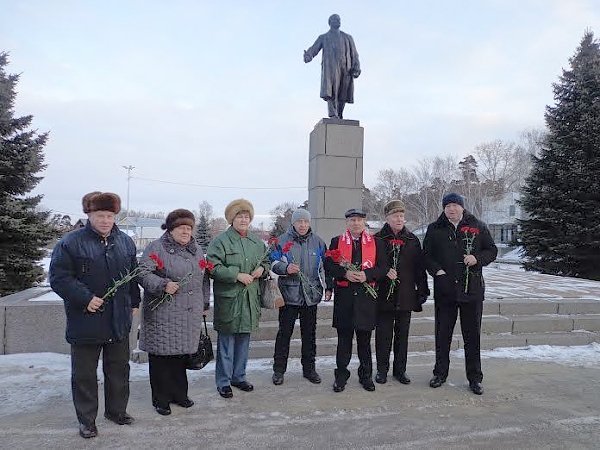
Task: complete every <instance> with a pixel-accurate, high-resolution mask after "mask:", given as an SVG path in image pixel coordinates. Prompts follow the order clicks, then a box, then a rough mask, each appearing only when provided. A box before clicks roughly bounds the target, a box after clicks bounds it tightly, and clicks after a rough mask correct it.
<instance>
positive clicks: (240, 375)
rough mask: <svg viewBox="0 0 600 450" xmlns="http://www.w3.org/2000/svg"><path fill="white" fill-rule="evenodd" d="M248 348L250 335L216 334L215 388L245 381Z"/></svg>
mask: <svg viewBox="0 0 600 450" xmlns="http://www.w3.org/2000/svg"><path fill="white" fill-rule="evenodd" d="M249 347H250V333H235V334H224V333H219V334H218V336H217V360H216V365H215V382H216V383H217V387H219V388H222V387H225V386H229V385H230V384H231V383H232V382H233V383H241V382H242V381H246V364H247V363H248V348H249Z"/></svg>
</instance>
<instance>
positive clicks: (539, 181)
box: [520, 31, 600, 280]
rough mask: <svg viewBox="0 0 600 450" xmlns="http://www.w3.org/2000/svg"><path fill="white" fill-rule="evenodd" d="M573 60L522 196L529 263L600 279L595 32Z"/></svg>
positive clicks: (598, 48) (599, 76) (599, 87)
mask: <svg viewBox="0 0 600 450" xmlns="http://www.w3.org/2000/svg"><path fill="white" fill-rule="evenodd" d="M569 62H570V67H569V68H568V69H567V70H563V73H562V76H561V77H560V78H559V82H557V83H555V84H554V85H553V91H554V99H555V105H554V106H548V107H547V108H546V114H545V119H546V127H547V130H548V136H547V139H546V141H545V143H544V145H543V147H542V150H541V153H540V155H539V156H538V157H535V156H534V158H533V169H532V172H531V174H530V175H529V177H528V178H527V183H526V185H525V187H524V192H523V197H522V200H521V204H522V206H523V208H524V210H525V211H526V212H527V214H528V218H527V219H526V220H522V221H521V222H520V225H521V228H522V231H521V240H522V244H523V247H524V250H525V256H526V257H527V262H526V263H525V264H524V266H525V268H526V269H528V270H538V271H541V272H543V273H549V274H555V275H564V276H574V277H581V278H589V279H594V280H600V45H599V43H598V41H597V40H594V35H593V33H592V32H591V31H587V32H586V33H585V35H584V37H583V39H582V41H581V44H580V46H579V48H578V49H577V51H576V53H575V55H574V56H573V57H572V58H571V59H570V61H569Z"/></svg>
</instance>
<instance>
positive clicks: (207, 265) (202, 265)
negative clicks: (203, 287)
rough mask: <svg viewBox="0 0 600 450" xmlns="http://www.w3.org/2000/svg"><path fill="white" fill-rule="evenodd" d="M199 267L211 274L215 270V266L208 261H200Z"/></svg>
mask: <svg viewBox="0 0 600 450" xmlns="http://www.w3.org/2000/svg"><path fill="white" fill-rule="evenodd" d="M198 266H200V268H201V269H202V270H208V271H209V272H210V271H212V270H213V269H214V268H215V265H214V264H213V263H211V262H210V261H207V260H206V259H201V260H200V261H198Z"/></svg>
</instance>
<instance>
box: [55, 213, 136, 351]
mask: <svg viewBox="0 0 600 450" xmlns="http://www.w3.org/2000/svg"><path fill="white" fill-rule="evenodd" d="M136 265H137V260H136V257H135V244H134V243H133V240H132V239H131V238H130V237H129V236H127V235H126V234H125V233H123V232H122V231H120V230H119V228H118V227H117V226H116V225H115V226H114V227H113V229H112V231H111V232H110V235H109V236H108V237H107V238H103V237H101V236H100V235H99V234H98V233H97V232H96V231H94V229H93V228H92V227H91V225H90V222H89V221H88V223H87V225H86V226H85V227H84V228H81V229H79V230H76V231H72V232H71V233H68V234H66V235H65V236H64V237H63V238H62V239H61V240H60V241H59V242H58V244H56V247H54V251H53V252H52V259H51V261H50V271H49V272H50V273H49V278H50V286H51V287H52V289H53V290H54V292H56V293H57V294H58V295H59V296H60V297H61V298H62V299H63V300H64V304H65V312H66V314H67V330H66V339H67V342H69V343H70V344H103V343H106V342H113V341H121V340H123V339H125V338H128V336H129V330H130V329H131V319H132V311H131V309H132V308H137V307H139V304H140V290H139V287H138V285H137V283H136V282H135V281H133V282H131V283H129V284H128V285H125V286H122V287H121V288H120V289H119V290H118V291H117V292H116V293H115V295H114V296H113V297H111V298H110V299H109V300H108V301H105V307H104V312H96V313H89V312H86V308H87V305H88V303H89V302H90V300H91V299H92V297H93V296H94V295H95V296H97V297H102V296H103V295H104V294H105V293H106V291H107V290H108V289H109V288H110V286H111V285H112V280H113V279H119V278H121V275H122V274H124V273H125V272H126V271H128V270H133V269H134V268H135V267H136Z"/></svg>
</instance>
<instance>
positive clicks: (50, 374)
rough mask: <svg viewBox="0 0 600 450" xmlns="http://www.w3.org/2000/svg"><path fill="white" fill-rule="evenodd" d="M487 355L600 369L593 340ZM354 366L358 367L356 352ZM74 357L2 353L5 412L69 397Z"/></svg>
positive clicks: (144, 371)
mask: <svg viewBox="0 0 600 450" xmlns="http://www.w3.org/2000/svg"><path fill="white" fill-rule="evenodd" d="M481 355H482V357H483V358H507V359H519V360H524V361H538V362H540V361H541V362H551V363H556V364H562V365H566V366H574V367H586V368H600V344H598V343H592V344H589V345H584V346H574V347H559V346H551V345H539V346H528V347H519V348H500V349H496V350H486V351H482V352H481ZM422 356H428V357H430V358H431V359H433V357H434V353H433V352H419V353H416V352H415V353H409V366H410V364H411V362H410V361H411V360H412V359H415V358H418V357H422ZM451 357H452V358H463V357H464V355H463V351H462V350H455V351H453V352H452V355H451ZM272 364H273V362H272V360H271V359H270V358H265V359H253V360H250V361H249V362H248V372H249V373H252V372H265V373H266V375H265V376H270V374H271V370H272ZM351 366H353V367H354V366H358V361H357V359H356V357H354V358H353V359H352V362H351ZM317 367H318V368H319V370H323V371H333V369H334V367H335V357H334V356H326V357H320V358H318V360H317ZM214 369H215V363H214V361H213V362H211V363H210V364H208V365H207V366H206V367H205V368H204V369H202V370H200V371H189V372H188V378H189V379H190V381H194V380H198V379H201V378H203V379H206V378H210V379H212V378H213V377H214ZM301 370H302V367H301V364H300V360H299V359H290V361H289V365H288V371H289V372H297V373H299V372H300V371H301ZM101 374H102V364H101V363H100V365H99V367H98V379H99V380H102V375H101ZM70 378H71V358H70V355H62V354H58V353H22V354H15V355H1V356H0V417H2V416H6V415H9V414H13V413H14V412H16V411H25V410H32V409H38V408H39V406H40V405H41V404H44V403H46V402H48V401H51V400H52V399H53V398H55V399H59V398H64V397H65V396H70ZM147 379H148V365H147V364H137V363H131V380H132V381H144V380H147Z"/></svg>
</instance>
